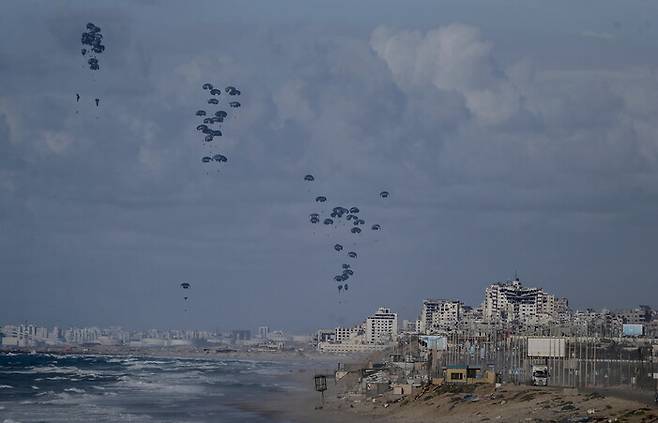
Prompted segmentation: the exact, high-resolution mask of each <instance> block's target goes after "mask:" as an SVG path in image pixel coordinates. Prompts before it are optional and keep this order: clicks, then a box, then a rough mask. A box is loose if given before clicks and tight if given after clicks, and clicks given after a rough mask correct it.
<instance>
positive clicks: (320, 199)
mask: <svg viewBox="0 0 658 423" xmlns="http://www.w3.org/2000/svg"><path fill="white" fill-rule="evenodd" d="M315 201H316V202H317V203H324V202H325V201H327V197H325V196H324V195H319V196H317V197H315Z"/></svg>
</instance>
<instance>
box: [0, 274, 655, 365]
mask: <svg viewBox="0 0 658 423" xmlns="http://www.w3.org/2000/svg"><path fill="white" fill-rule="evenodd" d="M495 331H504V332H505V333H506V334H508V335H520V336H560V337H596V338H619V337H625V336H632V337H649V338H655V337H658V312H657V311H656V310H654V309H653V308H652V307H650V306H648V305H639V306H638V307H637V308H633V309H627V310H617V311H612V310H608V309H602V310H593V309H586V310H572V309H571V308H570V307H569V301H568V299H567V298H564V297H557V296H555V295H554V294H551V293H548V292H546V291H544V290H543V289H542V288H534V287H527V286H524V285H523V284H522V283H521V281H520V280H519V278H515V279H514V280H511V281H504V282H495V283H492V284H490V285H489V286H488V287H487V288H486V289H485V292H484V299H483V302H482V303H481V304H480V305H478V306H476V307H471V306H467V305H464V303H463V302H462V301H460V300H458V299H426V300H424V301H423V302H422V304H421V305H420V311H419V315H418V318H417V319H416V320H403V321H402V322H399V321H398V315H397V313H395V312H393V311H392V310H391V309H390V308H387V307H380V308H379V309H378V310H376V311H375V312H374V313H372V314H370V315H369V316H368V317H367V318H366V319H365V320H364V321H363V322H362V323H360V324H356V325H354V326H351V327H334V328H328V329H319V330H317V331H316V333H314V334H313V335H292V334H289V333H286V332H285V331H283V330H270V328H269V327H268V326H261V327H258V328H257V329H256V330H255V331H254V330H251V329H234V330H227V331H201V330H180V329H168V330H167V329H151V330H129V329H124V328H121V327H109V328H98V327H85V328H61V327H57V326H54V327H45V326H40V325H35V324H28V323H23V324H5V325H3V326H2V327H1V328H0V345H1V346H2V347H3V348H5V349H7V348H43V347H65V346H126V347H139V348H143V347H160V348H165V347H203V348H215V349H216V350H221V349H222V348H230V347H236V346H237V347H241V348H244V347H249V348H256V349H258V348H260V349H265V350H282V349H286V347H290V346H300V345H302V346H304V345H308V346H311V345H312V347H313V348H315V349H317V350H318V351H320V352H330V353H350V352H371V351H379V350H384V349H386V348H388V347H390V346H391V345H392V344H394V343H395V342H397V340H398V338H399V336H400V335H401V334H416V335H444V336H450V335H455V334H463V335H468V336H482V335H484V334H487V333H492V332H495Z"/></svg>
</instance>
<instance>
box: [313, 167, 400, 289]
mask: <svg viewBox="0 0 658 423" xmlns="http://www.w3.org/2000/svg"><path fill="white" fill-rule="evenodd" d="M304 181H306V182H314V181H315V177H314V176H313V175H311V174H308V175H306V176H304ZM379 196H380V197H381V198H384V199H385V198H388V196H389V193H388V191H382V192H380V193H379ZM315 202H316V203H320V204H322V203H325V202H327V197H326V196H324V195H318V196H316V197H315ZM360 213H361V210H360V209H359V208H358V207H356V206H353V207H350V208H349V209H348V208H345V207H342V206H336V207H334V208H332V209H331V212H330V213H329V214H328V216H324V217H323V216H321V215H320V213H311V214H310V215H309V222H310V223H311V224H313V225H317V224H320V223H322V224H323V225H326V226H331V227H336V224H337V223H338V222H339V221H341V219H344V220H342V222H343V223H345V224H346V225H347V226H348V227H349V228H350V229H349V232H350V233H351V234H352V235H355V236H358V235H359V234H361V233H362V232H363V229H366V228H367V225H366V221H365V219H363V218H362V217H360V216H361V214H360ZM381 229H382V226H381V225H380V224H378V223H375V224H373V225H371V226H370V230H371V231H380V230H381ZM354 244H355V245H356V243H354ZM344 250H345V248H344V247H343V245H342V244H340V243H336V244H334V251H336V252H337V253H339V254H346V255H347V257H348V258H350V259H352V260H356V258H357V257H358V253H357V252H356V251H353V250H350V251H346V252H344ZM339 272H340V273H337V274H336V275H335V276H334V277H333V280H334V281H335V282H337V288H338V293H339V294H340V293H341V292H342V291H348V290H349V284H348V283H347V280H348V279H350V277H352V276H354V269H353V268H352V265H351V264H349V263H342V264H341V269H340V271H339Z"/></svg>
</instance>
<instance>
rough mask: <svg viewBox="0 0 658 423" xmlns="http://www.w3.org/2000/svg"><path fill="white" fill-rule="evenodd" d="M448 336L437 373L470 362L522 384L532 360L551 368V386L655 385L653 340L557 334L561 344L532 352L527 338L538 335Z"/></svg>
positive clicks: (439, 355)
mask: <svg viewBox="0 0 658 423" xmlns="http://www.w3.org/2000/svg"><path fill="white" fill-rule="evenodd" d="M447 337H448V342H447V349H446V350H444V351H437V352H435V353H434V354H435V357H436V359H435V361H434V366H433V369H432V372H433V373H434V376H439V375H440V374H439V373H440V372H441V369H442V368H445V367H447V366H450V365H467V366H471V367H479V368H481V369H482V370H485V369H492V370H495V371H496V373H498V374H499V375H500V377H501V378H502V381H503V382H508V383H517V384H522V383H530V380H531V373H532V365H533V364H543V365H547V366H548V369H549V385H553V386H563V387H575V388H587V387H591V388H593V387H617V386H624V387H631V388H634V389H642V390H651V391H653V390H656V387H657V385H656V383H657V382H658V380H656V379H654V375H657V376H658V367H657V366H656V364H658V363H657V362H656V361H658V360H656V351H657V349H656V348H655V345H653V343H652V342H651V340H646V339H625V338H617V339H598V338H578V337H564V338H559V339H560V340H561V341H560V342H561V343H562V342H563V344H562V345H563V348H560V349H556V350H555V351H550V350H549V351H547V352H546V353H545V354H542V355H543V356H531V355H529V354H528V339H529V338H531V339H532V338H535V339H536V337H527V336H514V335H506V334H501V333H496V332H494V333H489V334H478V335H462V334H453V335H448V336H447ZM532 354H536V352H535V351H534V350H533V351H532Z"/></svg>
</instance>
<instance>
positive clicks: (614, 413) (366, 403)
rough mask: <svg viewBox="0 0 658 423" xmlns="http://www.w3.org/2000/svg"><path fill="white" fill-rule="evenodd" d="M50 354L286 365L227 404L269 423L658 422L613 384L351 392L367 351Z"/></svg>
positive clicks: (651, 410)
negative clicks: (346, 370) (341, 375)
mask: <svg viewBox="0 0 658 423" xmlns="http://www.w3.org/2000/svg"><path fill="white" fill-rule="evenodd" d="M5 353H6V351H5ZM22 353H24V352H22ZM46 353H47V354H61V355H66V354H73V355H90V356H92V355H105V356H121V357H127V356H133V357H134V356H139V357H142V358H183V359H202V360H247V361H261V362H268V361H269V362H279V363H284V364H287V366H284V368H285V369H287V370H285V371H284V372H283V373H281V374H277V375H276V376H275V378H276V386H277V388H275V389H272V390H271V391H269V392H266V393H263V394H261V395H260V396H259V397H258V398H254V397H250V398H249V399H244V400H241V399H240V398H235V399H229V400H228V401H227V402H226V403H227V404H228V405H230V406H232V407H235V408H237V409H240V410H242V411H245V412H248V413H251V414H255V415H258V416H261V417H263V418H265V419H266V420H267V421H276V422H280V423H344V422H355V423H361V422H372V421H377V422H382V423H389V422H391V423H392V422H400V423H426V422H464V421H482V422H484V421H494V422H533V421H534V422H548V421H556V422H594V421H601V422H606V421H609V422H614V421H627V422H651V421H658V409H656V408H655V407H653V406H647V404H646V403H642V402H639V401H637V400H635V399H633V398H631V397H628V396H627V397H626V398H623V395H619V394H618V393H617V394H616V393H615V392H614V391H612V390H606V391H604V390H600V391H596V390H582V391H578V390H575V389H571V388H568V389H563V388H557V387H532V386H528V385H513V384H504V385H502V386H500V387H496V386H495V385H493V384H478V385H431V386H429V387H425V388H424V389H423V390H420V391H419V392H414V393H413V394H412V395H407V396H401V395H394V394H393V393H392V392H390V391H388V392H386V393H384V394H379V395H375V396H371V397H368V398H366V397H365V396H364V395H363V394H358V393H354V392H349V391H350V390H352V388H353V387H352V386H349V385H348V384H347V383H344V382H343V381H339V382H335V379H334V373H333V371H334V370H335V369H336V367H337V365H338V362H341V363H344V364H359V363H360V364H363V363H364V362H365V361H366V360H367V357H366V356H364V355H344V354H340V355H328V354H319V353H300V352H296V351H293V352H248V351H239V352H231V353H213V354H208V353H205V352H203V351H190V350H185V351H183V350H166V351H165V350H154V349H139V350H135V349H131V350H109V351H108V350H103V351H86V352H83V351H48V352H46ZM357 367H359V366H357ZM315 374H325V375H326V376H327V391H326V392H325V395H324V396H325V402H324V404H323V405H322V406H321V395H320V393H318V392H316V391H315V389H314V381H313V376H314V375H315ZM352 382H354V381H352Z"/></svg>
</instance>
